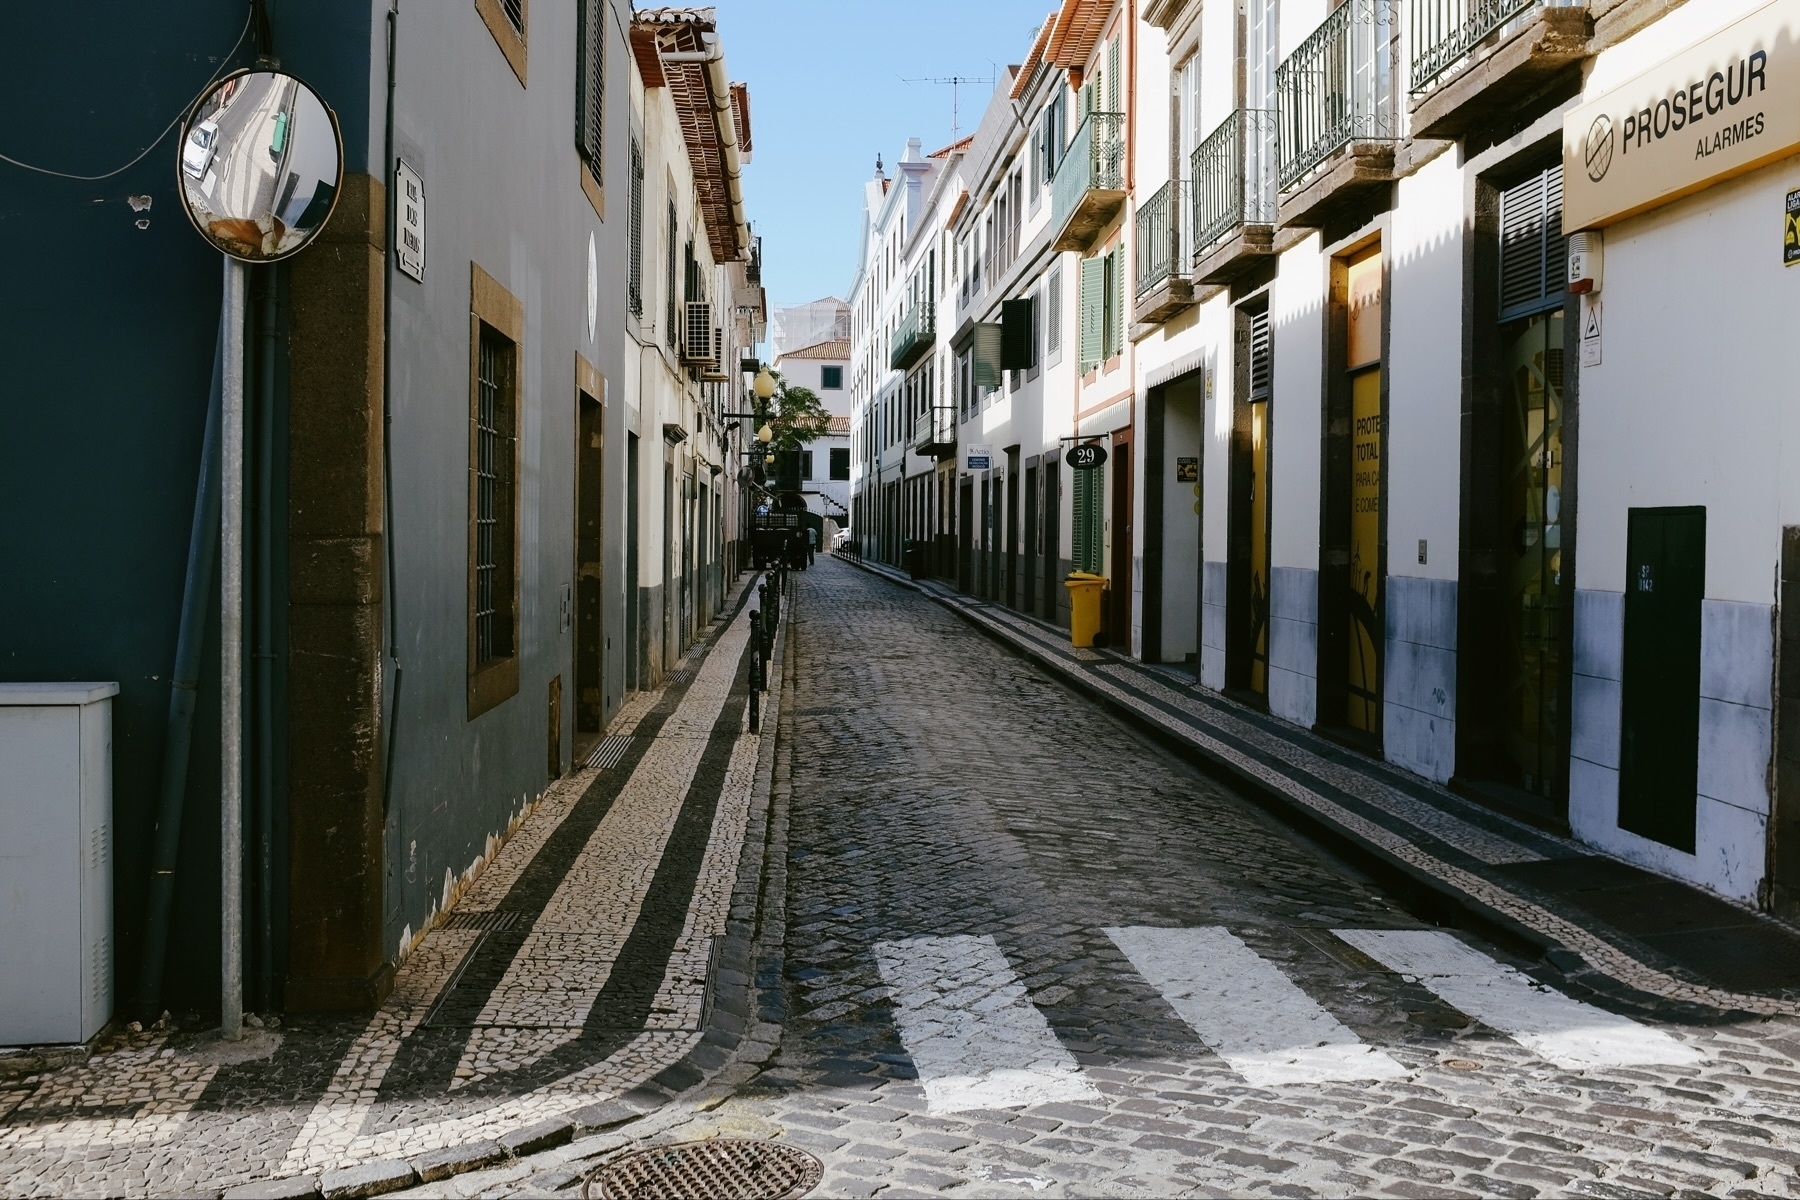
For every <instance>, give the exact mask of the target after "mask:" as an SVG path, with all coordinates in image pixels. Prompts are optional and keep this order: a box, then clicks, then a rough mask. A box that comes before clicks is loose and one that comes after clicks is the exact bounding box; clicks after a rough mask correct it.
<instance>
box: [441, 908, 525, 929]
mask: <svg viewBox="0 0 1800 1200" xmlns="http://www.w3.org/2000/svg"><path fill="white" fill-rule="evenodd" d="M524 915H525V914H524V913H520V912H508V911H505V910H501V911H498V912H453V913H450V914H449V915H448V916H446V917H445V918H444V924H443V927H444V928H445V929H479V930H481V931H482V932H484V933H504V932H505V931H506V930H508V929H512V928H514V927H516V926H517V925H518V923H519V918H520V917H522V916H524Z"/></svg>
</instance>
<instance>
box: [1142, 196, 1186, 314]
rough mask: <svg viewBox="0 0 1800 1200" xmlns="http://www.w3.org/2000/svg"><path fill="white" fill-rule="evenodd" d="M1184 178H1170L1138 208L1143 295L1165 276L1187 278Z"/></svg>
mask: <svg viewBox="0 0 1800 1200" xmlns="http://www.w3.org/2000/svg"><path fill="white" fill-rule="evenodd" d="M1183 190H1184V189H1183V187H1182V181H1181V180H1179V179H1171V180H1169V182H1167V183H1165V184H1163V185H1162V186H1161V187H1159V188H1157V189H1156V194H1155V195H1154V196H1152V197H1150V199H1148V200H1146V201H1144V203H1143V204H1142V205H1141V206H1140V207H1139V208H1138V211H1137V294H1138V295H1140V296H1142V295H1144V294H1145V293H1147V292H1149V291H1150V290H1152V289H1153V288H1155V287H1157V286H1159V285H1160V284H1162V283H1163V281H1164V280H1168V279H1186V278H1187V273H1188V262H1187V256H1186V255H1185V254H1183V253H1182V252H1181V249H1182V241H1183V240H1184V239H1183V237H1182V226H1183V225H1184V224H1185V223H1186V222H1185V221H1184V220H1183V219H1182V218H1183V215H1184V214H1183V213H1182V211H1181V193H1182V191H1183Z"/></svg>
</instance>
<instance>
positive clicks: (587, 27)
mask: <svg viewBox="0 0 1800 1200" xmlns="http://www.w3.org/2000/svg"><path fill="white" fill-rule="evenodd" d="M503 2H504V3H505V4H506V11H507V16H508V18H509V19H511V17H512V12H513V9H514V8H515V7H517V6H519V5H522V4H523V3H524V0H503ZM606 2H607V0H581V5H580V9H579V12H580V16H581V20H580V25H581V28H580V30H579V31H578V32H579V36H580V47H581V50H580V55H581V56H580V59H579V60H578V63H577V66H578V67H579V69H578V70H577V71H576V80H575V145H576V146H577V148H579V149H580V151H581V157H582V158H583V159H585V160H586V161H587V165H588V169H589V170H590V171H592V172H593V173H594V182H596V183H604V182H605V179H604V177H603V176H602V174H601V171H600V161H601V149H602V146H603V144H604V138H603V133H604V116H603V114H604V107H605V106H604V103H603V101H604V98H605V95H606V22H605V13H604V12H602V11H601V6H602V5H604V4H605V3H606ZM513 25H514V26H515V27H519V21H518V20H513Z"/></svg>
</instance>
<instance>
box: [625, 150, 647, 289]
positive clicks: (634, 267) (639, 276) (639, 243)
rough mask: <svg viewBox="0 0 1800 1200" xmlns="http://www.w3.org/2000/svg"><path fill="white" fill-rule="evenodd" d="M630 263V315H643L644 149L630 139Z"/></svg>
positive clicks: (628, 275) (628, 273)
mask: <svg viewBox="0 0 1800 1200" xmlns="http://www.w3.org/2000/svg"><path fill="white" fill-rule="evenodd" d="M630 225H631V229H630V235H629V236H630V250H629V253H630V255H631V262H630V263H629V264H628V265H627V266H626V268H625V273H626V278H627V280H628V281H629V283H630V296H631V315H632V316H634V317H641V316H643V315H644V148H643V147H642V146H641V145H639V144H638V140H637V139H636V138H632V139H631V217H630Z"/></svg>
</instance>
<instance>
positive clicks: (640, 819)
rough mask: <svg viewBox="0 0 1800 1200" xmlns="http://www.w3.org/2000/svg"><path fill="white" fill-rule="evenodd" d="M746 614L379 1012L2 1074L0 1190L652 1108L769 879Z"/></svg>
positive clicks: (313, 1165) (361, 1157) (589, 772)
mask: <svg viewBox="0 0 1800 1200" xmlns="http://www.w3.org/2000/svg"><path fill="white" fill-rule="evenodd" d="M751 596H752V592H751V589H749V588H746V589H745V591H744V593H743V597H744V599H745V600H749V599H750V598H751ZM752 607H754V604H753V603H743V602H742V601H740V603H739V606H738V608H737V609H736V611H735V612H734V613H732V614H730V615H729V616H728V617H725V618H721V620H720V621H719V622H717V623H715V625H714V627H713V629H712V631H711V632H710V634H709V635H708V636H707V637H706V638H705V639H704V640H703V641H702V642H701V643H700V644H698V645H696V646H695V647H694V649H693V650H692V651H690V653H689V654H688V656H687V657H686V658H685V659H684V660H683V661H682V662H681V663H680V664H679V665H678V667H677V668H676V669H675V670H674V671H672V672H671V673H670V676H669V681H668V682H667V683H666V684H665V685H664V687H662V688H661V689H659V690H656V691H652V692H646V693H642V694H640V695H638V696H636V697H634V698H633V699H632V701H631V702H630V703H629V704H628V705H627V706H626V709H625V710H624V711H623V712H621V714H620V716H619V718H618V719H617V720H616V721H615V722H614V724H613V726H612V728H611V729H609V731H608V736H607V737H606V738H605V739H604V740H603V741H602V742H601V744H600V746H599V747H598V749H597V752H596V753H595V754H594V755H593V756H592V758H591V759H590V760H589V762H590V764H593V765H586V766H583V767H582V768H581V769H579V770H578V771H576V772H575V773H574V774H573V775H571V776H569V777H566V778H565V779H563V780H560V781H558V782H557V783H556V784H555V785H553V786H552V787H551V789H550V790H549V791H548V792H547V793H546V794H545V796H544V797H543V799H542V800H541V802H540V803H539V804H538V806H537V808H536V809H535V810H534V811H533V812H532V813H531V815H530V816H529V817H528V818H527V819H526V820H525V821H524V823H523V824H522V825H521V826H520V828H519V829H518V831H517V832H516V833H515V834H514V835H513V837H512V838H511V839H510V840H509V841H508V842H507V843H506V844H505V845H504V846H502V847H501V849H500V850H499V853H498V854H497V855H496V857H495V858H494V860H493V861H492V862H491V863H490V864H489V865H488V866H487V868H486V869H485V870H484V871H483V872H482V873H481V874H480V875H479V876H477V877H476V879H475V881H474V882H473V884H472V885H471V886H470V887H469V889H468V891H467V892H466V893H465V894H464V895H463V897H462V898H461V900H460V902H459V903H458V904H457V905H456V907H455V908H454V909H453V910H452V911H450V912H448V913H445V914H443V917H442V919H441V920H440V921H439V922H438V925H437V927H435V928H434V929H433V930H432V931H431V932H430V933H428V934H427V935H426V937H425V938H424V939H423V941H422V942H421V943H419V945H418V946H417V948H416V949H415V950H414V951H413V952H412V953H411V954H410V955H409V956H408V957H407V958H406V960H405V961H404V962H403V963H402V965H401V967H400V969H399V971H398V974H397V977H396V980H395V986H394V990H393V993H392V995H390V996H389V997H388V999H387V1001H386V1003H385V1004H384V1005H383V1006H382V1008H381V1009H380V1011H379V1012H377V1013H376V1014H375V1015H374V1016H373V1017H372V1018H369V1019H367V1020H366V1022H365V1021H358V1022H338V1021H316V1022H315V1021H297V1022H294V1023H291V1024H289V1025H288V1026H287V1027H285V1028H282V1029H280V1030H279V1031H273V1030H267V1031H261V1032H256V1033H253V1035H252V1037H251V1038H250V1039H249V1040H248V1041H247V1043H246V1044H245V1045H244V1046H242V1047H232V1048H229V1049H225V1048H221V1047H219V1046H218V1045H217V1044H213V1045H209V1044H207V1043H206V1042H205V1041H203V1040H198V1039H196V1038H194V1037H191V1036H187V1037H184V1036H182V1035H180V1034H173V1033H166V1032H155V1031H147V1032H145V1033H142V1034H127V1035H125V1036H124V1037H122V1038H121V1039H120V1040H118V1041H117V1042H115V1043H113V1044H112V1045H111V1046H110V1047H109V1048H107V1049H104V1050H97V1052H96V1053H94V1054H93V1056H92V1057H91V1058H90V1059H88V1060H87V1061H86V1062H85V1063H82V1064H80V1065H77V1066H71V1067H67V1068H64V1069H62V1070H56V1071H49V1072H45V1073H42V1074H39V1075H33V1076H27V1077H25V1078H23V1079H19V1080H14V1081H0V1194H4V1195H7V1196H30V1195H74V1194H91V1195H122V1194H123V1195H130V1194H145V1193H149V1194H170V1193H175V1192H182V1193H189V1192H194V1191H200V1192H212V1193H213V1194H217V1193H218V1192H219V1191H221V1190H224V1189H227V1188H230V1187H233V1186H236V1185H239V1184H243V1183H245V1182H247V1181H252V1180H258V1179H269V1178H272V1177H287V1176H297V1175H310V1176H317V1175H318V1174H319V1173H321V1172H323V1171H328V1170H337V1169H342V1168H345V1167H350V1166H354V1165H356V1164H367V1163H373V1162H377V1161H379V1160H393V1159H413V1160H417V1159H419V1158H420V1156H425V1155H430V1154H432V1153H433V1152H441V1153H454V1152H455V1150H456V1148H458V1147H467V1146H469V1145H470V1144H472V1143H480V1142H482V1141H483V1140H485V1139H504V1138H505V1137H506V1136H507V1135H509V1134H511V1135H514V1141H515V1142H516V1141H517V1138H518V1135H519V1131H521V1130H526V1131H529V1130H531V1129H532V1128H534V1127H543V1128H546V1129H554V1128H557V1127H559V1126H560V1127H561V1128H562V1129H564V1130H567V1129H568V1128H569V1127H570V1126H571V1123H572V1122H573V1123H576V1124H578V1123H580V1117H579V1114H581V1113H583V1112H584V1111H586V1112H592V1111H593V1106H595V1105H596V1104H603V1103H604V1102H606V1101H609V1100H615V1099H616V1098H618V1097H621V1096H625V1095H627V1094H633V1093H634V1089H637V1092H636V1093H635V1094H634V1099H635V1098H636V1097H637V1096H643V1095H646V1094H649V1093H646V1092H645V1091H644V1090H643V1085H644V1084H645V1083H646V1082H647V1081H650V1080H652V1079H655V1078H656V1077H658V1076H659V1075H660V1074H662V1073H664V1072H668V1071H669V1070H670V1068H672V1067H676V1066H677V1064H681V1063H683V1060H684V1059H687V1058H688V1056H689V1055H690V1053H691V1052H694V1051H695V1050H696V1048H697V1047H699V1045H700V1042H701V1039H702V1036H703V1032H704V1030H705V1028H706V1021H707V1018H708V1016H709V1014H708V1012H707V1011H706V1008H707V1001H708V981H709V976H710V975H711V974H712V973H713V972H714V971H715V969H716V960H717V958H718V952H719V949H720V946H721V944H722V943H723V942H724V940H725V937H726V933H727V924H728V918H730V917H731V916H732V910H733V898H734V895H737V896H739V897H740V900H741V896H742V894H743V891H744V889H743V886H742V880H741V876H747V877H749V878H750V879H751V881H752V884H751V890H752V892H753V891H754V880H755V878H756V877H757V875H758V874H759V872H760V870H761V846H760V845H759V844H758V843H757V841H756V838H755V836H754V830H753V829H752V826H753V824H754V823H755V821H756V819H757V812H758V811H759V804H760V803H761V802H766V795H764V796H761V797H759V795H758V791H759V789H758V787H757V781H758V767H759V756H760V755H761V752H762V750H763V742H764V739H763V738H762V737H760V736H759V735H758V734H755V733H751V732H750V731H749V728H748V721H747V715H748V714H747V701H748V680H749V669H750V661H751V659H750V646H749V634H750V624H749V612H750V609H751V608H752ZM771 728H772V726H771ZM764 769H765V772H766V764H765V768H764ZM763 778H764V779H765V780H766V773H765V775H764V776H763ZM747 833H750V834H751V835H752V836H750V837H748V838H747V836H746V835H747ZM747 846H748V847H749V848H750V849H749V852H746V847H747ZM739 915H740V916H741V915H742V914H741V913H740V914H739ZM708 1049H711V1048H710V1047H709V1048H708ZM622 1107H623V1106H621V1105H618V1104H612V1105H610V1106H608V1113H609V1114H610V1115H606V1116H602V1117H598V1118H592V1119H590V1121H589V1124H590V1125H592V1124H594V1123H595V1122H598V1123H600V1124H605V1123H608V1122H611V1121H617V1120H618V1119H620V1116H619V1110H621V1109H622ZM551 1136H554V1135H551ZM561 1136H563V1137H565V1138H566V1137H567V1136H568V1134H567V1132H563V1133H562V1135H561Z"/></svg>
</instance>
